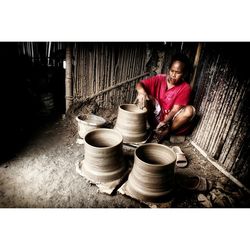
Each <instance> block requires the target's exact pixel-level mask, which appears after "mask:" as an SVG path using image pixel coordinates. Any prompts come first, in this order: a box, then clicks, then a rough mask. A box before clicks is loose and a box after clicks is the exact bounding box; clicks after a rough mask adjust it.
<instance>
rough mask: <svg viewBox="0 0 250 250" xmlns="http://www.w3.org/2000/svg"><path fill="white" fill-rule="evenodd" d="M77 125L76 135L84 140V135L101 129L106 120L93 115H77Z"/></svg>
mask: <svg viewBox="0 0 250 250" xmlns="http://www.w3.org/2000/svg"><path fill="white" fill-rule="evenodd" d="M76 121H77V123H78V134H79V136H80V137H81V138H84V137H85V135H86V133H87V132H88V131H90V130H93V129H96V128H101V127H103V126H104V125H105V123H106V120H105V119H104V118H102V117H100V116H97V115H94V114H87V115H79V116H77V117H76Z"/></svg>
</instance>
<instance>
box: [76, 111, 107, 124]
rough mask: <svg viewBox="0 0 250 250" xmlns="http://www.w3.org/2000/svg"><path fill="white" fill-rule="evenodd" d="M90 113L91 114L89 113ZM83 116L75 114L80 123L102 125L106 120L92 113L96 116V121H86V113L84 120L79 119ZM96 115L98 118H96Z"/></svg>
mask: <svg viewBox="0 0 250 250" xmlns="http://www.w3.org/2000/svg"><path fill="white" fill-rule="evenodd" d="M90 115H92V114H90ZM81 116H83V115H78V116H76V120H77V121H78V122H80V123H82V124H86V125H90V126H100V125H104V124H105V123H106V120H105V119H104V118H102V117H100V116H96V115H92V116H95V117H96V121H97V122H96V123H94V122H88V121H87V120H88V115H86V117H87V119H86V120H82V119H80V117H81ZM97 117H98V118H97Z"/></svg>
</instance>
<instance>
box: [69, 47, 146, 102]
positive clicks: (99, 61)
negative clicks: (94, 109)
mask: <svg viewBox="0 0 250 250" xmlns="http://www.w3.org/2000/svg"><path fill="white" fill-rule="evenodd" d="M73 58H74V68H73V96H74V100H75V101H83V100H85V99H86V98H87V97H91V96H93V95H95V94H97V93H99V92H100V91H102V90H105V89H107V88H109V87H112V86H115V85H117V84H119V83H120V82H122V81H126V80H128V79H131V78H134V77H136V76H138V75H141V74H143V73H144V72H145V64H146V43H74V45H73ZM139 80H140V79H139V78H138V79H136V80H133V81H131V82H128V83H126V84H123V85H122V86H121V87H118V88H115V89H112V90H111V91H109V92H106V93H104V94H102V95H99V96H97V97H96V100H97V102H98V104H99V105H100V106H105V107H110V106H113V105H119V104H121V103H132V102H133V101H134V99H135V94H136V93H135V83H136V82H138V81H139Z"/></svg>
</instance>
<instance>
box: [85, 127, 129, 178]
mask: <svg viewBox="0 0 250 250" xmlns="http://www.w3.org/2000/svg"><path fill="white" fill-rule="evenodd" d="M122 142H123V138H122V136H121V135H120V134H119V133H118V132H117V131H114V130H113V129H107V128H97V129H95V130H92V131H89V132H88V133H87V134H86V135H85V146H84V149H85V158H84V160H83V162H82V164H83V165H82V171H83V173H84V174H85V176H86V178H87V179H89V180H90V181H93V182H101V183H105V182H111V181H114V180H117V179H119V178H121V177H122V176H123V175H124V173H125V172H126V167H125V165H124V162H123V153H122Z"/></svg>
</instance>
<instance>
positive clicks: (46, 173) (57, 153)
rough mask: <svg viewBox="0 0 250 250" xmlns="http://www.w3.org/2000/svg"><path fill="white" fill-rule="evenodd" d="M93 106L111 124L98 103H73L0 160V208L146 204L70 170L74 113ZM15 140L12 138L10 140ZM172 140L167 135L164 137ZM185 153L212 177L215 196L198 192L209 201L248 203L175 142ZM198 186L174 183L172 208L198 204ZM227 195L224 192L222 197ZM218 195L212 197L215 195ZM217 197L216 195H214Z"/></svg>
mask: <svg viewBox="0 0 250 250" xmlns="http://www.w3.org/2000/svg"><path fill="white" fill-rule="evenodd" d="M80 111H81V112H82V113H87V112H90V111H91V112H93V111H96V112H94V113H96V114H97V115H102V116H103V117H104V118H106V120H107V121H108V122H107V127H112V125H113V124H114V122H115V120H116V113H115V112H113V111H108V112H107V111H106V112H105V111H104V110H102V109H98V110H93V107H92V108H91V109H88V108H86V107H85V108H82V109H76V110H75V111H74V112H73V113H72V114H71V115H68V116H67V117H66V118H64V119H62V117H60V118H58V119H56V120H50V121H47V122H46V123H44V124H43V125H41V126H40V127H39V129H37V130H36V131H35V132H34V133H33V134H32V136H31V137H30V139H29V140H28V141H27V142H26V143H25V145H23V147H22V148H21V149H20V150H19V151H18V152H16V153H15V155H14V156H13V157H12V158H11V159H9V160H8V161H4V162H2V163H1V164H0V207H2V208H147V207H148V206H147V205H146V204H144V203H141V202H139V201H137V200H135V199H132V198H131V197H128V196H126V195H122V194H120V193H118V192H117V191H115V192H114V193H113V194H112V195H108V194H103V193H100V192H99V189H98V187H97V186H95V185H93V184H90V183H89V182H87V181H86V180H85V179H84V178H83V177H82V176H80V175H79V174H78V173H77V172H76V164H77V163H79V161H81V160H82V159H83V157H84V146H83V145H81V144H78V143H76V140H77V139H78V138H79V136H78V128H77V123H76V121H75V113H77V112H80ZM13 143H15V142H13ZM164 143H165V144H166V145H168V146H174V145H175V144H171V143H170V142H169V141H165V142H164ZM178 146H180V147H181V149H182V150H183V152H184V153H185V155H186V156H187V158H188V162H189V164H188V168H187V169H189V170H191V171H193V172H194V173H195V174H197V175H199V176H203V177H206V178H207V179H208V180H210V181H212V183H213V190H214V191H216V192H217V193H216V194H220V197H219V198H220V202H215V203H214V202H213V198H214V196H213V197H212V194H211V193H209V192H205V193H203V194H204V195H205V196H206V197H207V199H208V200H209V201H210V202H211V205H212V207H235V208H240V207H250V199H249V195H248V194H246V193H245V192H244V191H243V190H241V189H240V188H239V187H237V186H236V185H235V184H234V183H232V182H231V181H230V180H229V179H228V178H227V177H225V176H224V175H223V174H222V173H220V172H219V171H218V170H217V169H216V168H215V167H214V166H213V165H212V164H211V163H209V162H208V161H207V160H206V159H205V158H204V157H203V156H202V155H201V154H200V153H199V152H198V151H197V150H196V149H195V148H194V147H193V146H192V145H191V144H190V142H189V141H188V140H186V141H185V142H184V143H182V144H178ZM199 194H200V192H198V191H187V190H183V189H178V188H177V189H176V190H175V191H174V192H173V194H172V198H171V199H172V203H171V207H172V208H203V207H207V205H206V204H205V203H204V202H201V201H199V200H198V195H199ZM228 197H229V198H228ZM217 198H218V197H217ZM217 201H218V199H217Z"/></svg>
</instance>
